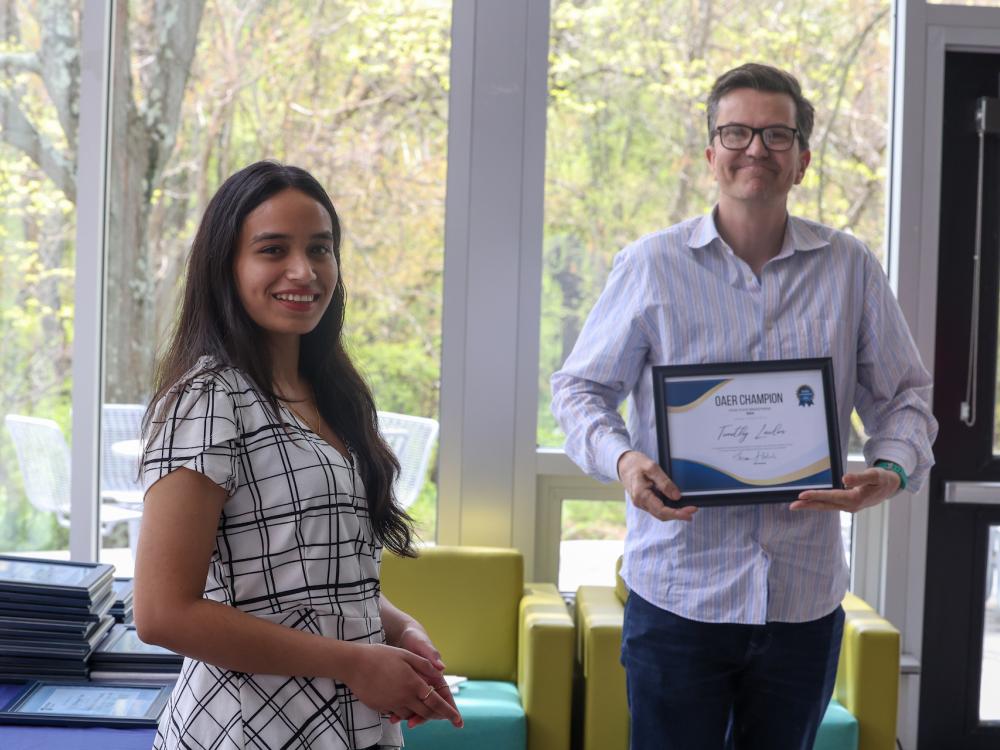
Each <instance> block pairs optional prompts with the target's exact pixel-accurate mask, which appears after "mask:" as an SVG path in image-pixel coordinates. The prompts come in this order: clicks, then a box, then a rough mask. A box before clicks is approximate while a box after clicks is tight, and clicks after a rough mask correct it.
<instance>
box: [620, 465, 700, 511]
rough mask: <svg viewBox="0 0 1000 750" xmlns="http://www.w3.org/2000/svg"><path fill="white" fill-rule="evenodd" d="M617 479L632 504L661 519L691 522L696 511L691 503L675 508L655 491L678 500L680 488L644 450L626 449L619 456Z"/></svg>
mask: <svg viewBox="0 0 1000 750" xmlns="http://www.w3.org/2000/svg"><path fill="white" fill-rule="evenodd" d="M618 478H619V479H620V480H621V483H622V484H623V485H625V491H626V492H628V494H629V497H631V498H632V504H633V505H635V507H637V508H641V509H642V510H644V511H646V512H647V513H649V515H651V516H654V517H656V518H659V519H660V520H661V521H690V520H691V516H693V515H694V514H695V513H697V512H698V509H697V508H695V507H694V506H692V505H689V506H686V507H684V508H678V509H677V510H675V509H673V508H668V507H667V506H666V505H664V504H663V501H662V500H661V499H660V496H659V495H657V492H659V493H660V494H662V495H664V496H666V497H667V498H669V499H670V500H674V501H677V500H680V499H681V491H680V489H678V487H677V485H676V484H674V483H673V482H672V481H671V480H670V477H668V476H667V475H666V473H665V472H664V471H663V469H661V468H660V465H659V464H658V463H656V461H654V460H653V459H651V458H650V457H649V456H647V455H645V454H644V453H640V452H639V451H625V452H624V453H623V454H622V455H621V456H620V457H619V458H618Z"/></svg>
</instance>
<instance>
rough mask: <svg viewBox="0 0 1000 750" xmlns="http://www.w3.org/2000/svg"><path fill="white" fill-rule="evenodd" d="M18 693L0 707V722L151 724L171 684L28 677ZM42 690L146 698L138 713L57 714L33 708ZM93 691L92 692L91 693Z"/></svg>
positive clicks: (149, 725)
mask: <svg viewBox="0 0 1000 750" xmlns="http://www.w3.org/2000/svg"><path fill="white" fill-rule="evenodd" d="M23 685H24V686H23V688H22V689H21V691H20V693H19V694H18V696H17V697H16V698H15V699H14V700H13V701H11V703H10V704H9V705H8V706H7V707H6V708H5V709H3V710H0V724H27V725H32V726H55V727H118V728H129V727H155V726H156V725H157V723H158V721H159V718H160V714H161V713H163V708H164V706H166V705H167V700H168V699H169V698H170V691H171V686H169V685H156V684H151V683H148V682H146V683H142V682H82V681H77V682H64V681H59V680H32V681H26V682H24V683H23ZM46 691H47V692H49V693H51V692H53V691H59V692H60V693H61V694H62V695H63V696H67V695H69V696H71V694H72V692H73V691H80V693H79V694H80V696H81V697H83V696H84V695H85V694H86V692H87V691H102V692H103V693H105V694H109V693H114V692H120V693H122V694H126V693H128V692H129V691H131V692H135V691H142V692H143V693H144V694H145V697H147V701H146V705H145V710H144V711H142V713H141V714H140V713H139V712H136V713H135V714H134V715H128V716H122V715H117V714H113V713H102V712H94V713H88V714H78V713H59V712H56V711H41V710H37V706H36V703H37V702H38V701H40V700H43V699H44V698H45V696H46ZM95 694H96V693H95Z"/></svg>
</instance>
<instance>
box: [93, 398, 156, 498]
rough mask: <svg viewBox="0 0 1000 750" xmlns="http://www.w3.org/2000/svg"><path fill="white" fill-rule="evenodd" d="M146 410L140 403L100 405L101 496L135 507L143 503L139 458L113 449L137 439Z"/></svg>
mask: <svg viewBox="0 0 1000 750" xmlns="http://www.w3.org/2000/svg"><path fill="white" fill-rule="evenodd" d="M145 413H146V407H145V406H143V405H142V404H104V405H103V406H102V407H101V497H103V498H105V499H107V500H113V501H115V502H116V503H124V504H131V505H135V506H139V504H140V503H142V485H140V484H139V481H138V474H139V472H138V468H139V457H138V456H137V455H134V454H133V453H131V452H128V451H125V452H120V451H116V450H115V445H116V444H127V443H129V442H130V441H131V442H134V441H137V440H139V438H140V436H141V433H142V415H143V414H145Z"/></svg>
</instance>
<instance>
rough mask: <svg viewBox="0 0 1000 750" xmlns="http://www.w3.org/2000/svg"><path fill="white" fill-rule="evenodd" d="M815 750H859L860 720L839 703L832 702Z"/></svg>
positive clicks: (820, 728)
mask: <svg viewBox="0 0 1000 750" xmlns="http://www.w3.org/2000/svg"><path fill="white" fill-rule="evenodd" d="M813 750H858V720H857V719H855V718H854V716H852V715H851V712H850V711H848V710H847V709H846V708H844V707H843V706H842V705H840V704H839V703H837V701H830V705H829V706H828V707H827V709H826V715H824V716H823V723H822V724H820V725H819V732H818V733H817V734H816V744H815V745H813Z"/></svg>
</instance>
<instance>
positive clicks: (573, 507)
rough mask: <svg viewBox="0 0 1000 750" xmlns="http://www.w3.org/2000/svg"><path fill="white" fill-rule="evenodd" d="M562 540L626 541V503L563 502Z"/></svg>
mask: <svg viewBox="0 0 1000 750" xmlns="http://www.w3.org/2000/svg"><path fill="white" fill-rule="evenodd" d="M560 538H561V539H562V540H563V541H569V540H572V539H624V538H625V501H624V500H621V501H607V500H563V502H562V532H561V534H560Z"/></svg>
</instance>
